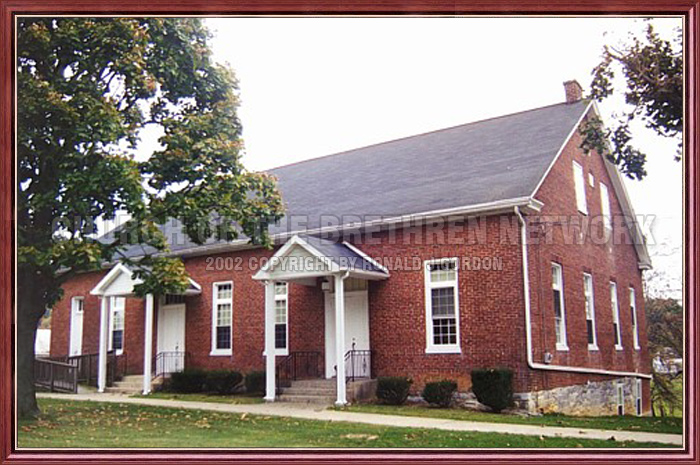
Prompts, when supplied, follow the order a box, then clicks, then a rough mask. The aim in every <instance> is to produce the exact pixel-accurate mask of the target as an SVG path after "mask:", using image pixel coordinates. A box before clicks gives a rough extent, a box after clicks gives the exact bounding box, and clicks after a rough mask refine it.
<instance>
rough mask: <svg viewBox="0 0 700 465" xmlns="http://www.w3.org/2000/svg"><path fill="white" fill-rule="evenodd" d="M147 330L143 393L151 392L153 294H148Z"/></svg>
mask: <svg viewBox="0 0 700 465" xmlns="http://www.w3.org/2000/svg"><path fill="white" fill-rule="evenodd" d="M145 325H146V330H145V332H144V337H143V395H144V396H145V395H147V394H150V393H151V374H152V371H151V363H152V360H153V294H146V322H145Z"/></svg>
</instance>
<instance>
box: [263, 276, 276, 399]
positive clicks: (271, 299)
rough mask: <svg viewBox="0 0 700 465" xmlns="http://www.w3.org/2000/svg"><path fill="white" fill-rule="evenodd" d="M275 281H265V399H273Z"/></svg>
mask: <svg viewBox="0 0 700 465" xmlns="http://www.w3.org/2000/svg"><path fill="white" fill-rule="evenodd" d="M275 372H276V370H275V282H274V281H265V380H266V381H265V400H266V401H267V402H274V401H275Z"/></svg>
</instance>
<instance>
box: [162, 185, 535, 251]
mask: <svg viewBox="0 0 700 465" xmlns="http://www.w3.org/2000/svg"><path fill="white" fill-rule="evenodd" d="M516 206H517V207H520V208H522V209H524V210H527V211H533V212H538V211H540V210H541V209H542V207H543V206H544V203H542V202H540V201H539V200H537V199H535V198H533V197H516V198H513V199H506V200H496V201H494V202H486V203H480V204H476V205H468V206H462V207H454V208H447V209H442V210H431V211H427V212H418V213H411V214H409V215H402V216H397V217H392V218H383V219H378V220H373V221H366V222H358V223H347V224H343V225H334V226H326V227H323V228H315V229H304V230H298V231H291V232H284V233H279V234H274V235H272V236H271V239H272V240H273V241H275V242H282V241H286V240H288V239H289V238H291V237H293V236H296V235H298V234H308V235H314V234H323V233H326V232H328V233H332V232H342V231H344V230H348V229H349V230H356V229H358V228H367V227H372V226H389V225H394V224H399V223H410V222H412V221H416V220H429V219H433V218H439V217H441V216H468V215H475V214H479V213H488V214H498V213H502V212H505V211H509V212H510V211H512V210H513V207H516ZM257 247H259V246H257V245H254V244H251V243H250V241H249V240H248V239H237V240H235V241H231V242H227V243H225V244H212V245H210V246H200V247H192V248H190V249H184V250H178V251H173V252H168V253H165V254H155V255H164V256H178V257H186V256H197V255H208V254H213V253H224V252H227V251H230V250H246V249H255V248H257ZM278 252H279V251H278Z"/></svg>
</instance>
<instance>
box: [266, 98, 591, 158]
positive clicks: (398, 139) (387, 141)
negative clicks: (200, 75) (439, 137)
mask: <svg viewBox="0 0 700 465" xmlns="http://www.w3.org/2000/svg"><path fill="white" fill-rule="evenodd" d="M589 100H590V99H581V100H579V101H578V102H575V103H581V102H588V101H589ZM560 105H572V104H571V103H567V102H559V103H553V104H551V105H545V106H542V107H537V108H530V109H529V110H521V111H516V112H514V113H507V114H505V115H499V116H491V117H489V118H484V119H480V120H476V121H470V122H468V123H462V124H456V125H454V126H448V127H446V128H440V129H434V130H432V131H426V132H421V133H419V134H412V135H410V136H403V137H398V138H396V139H390V140H386V141H382V142H376V143H374V144H368V145H363V146H361V147H355V148H352V149H348V150H342V151H340V152H335V153H329V154H327V155H320V156H318V157H314V158H307V159H306V160H299V161H295V162H292V163H288V164H286V165H279V166H275V167H273V168H268V169H266V170H260V172H270V171H273V170H277V169H280V168H287V167H290V166H296V165H301V164H302V163H309V162H312V161H316V160H321V159H324V158H330V157H335V156H339V155H346V154H348V153H350V152H355V151H358V150H363V149H367V148H370V147H377V146H380V145H385V144H391V143H394V142H399V141H402V140H407V139H413V138H415V137H422V136H427V135H428V134H435V133H438V132H442V131H449V130H451V129H456V128H461V127H464V126H471V125H476V124H479V123H485V122H487V121H493V120H497V119H501V118H508V117H511V116H516V115H521V114H523V113H529V112H533V111H538V110H544V109H546V108H551V107H556V106H560Z"/></svg>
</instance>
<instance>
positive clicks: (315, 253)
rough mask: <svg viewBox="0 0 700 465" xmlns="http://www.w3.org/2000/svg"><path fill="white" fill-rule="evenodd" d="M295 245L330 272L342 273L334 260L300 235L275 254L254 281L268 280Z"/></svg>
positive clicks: (295, 236)
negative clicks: (278, 260)
mask: <svg viewBox="0 0 700 465" xmlns="http://www.w3.org/2000/svg"><path fill="white" fill-rule="evenodd" d="M295 245H298V246H299V247H302V248H303V249H305V250H306V251H307V252H309V253H310V254H311V255H313V256H314V257H316V258H318V259H319V260H321V261H322V262H323V263H324V264H325V265H326V266H327V267H328V269H329V270H330V272H331V273H336V272H338V271H340V267H339V266H338V264H337V263H335V262H334V261H333V260H331V259H330V258H328V257H326V256H325V255H323V254H322V253H321V252H319V251H318V250H317V249H316V248H315V247H313V246H311V245H310V244H309V243H308V242H306V241H305V240H304V239H302V238H301V237H299V236H298V235H294V236H292V238H291V239H289V240H288V241H287V242H286V243H285V244H284V245H283V246H282V247H281V248H280V249H279V250H278V251H277V253H275V254H274V255H273V256H272V257H270V259H269V260H268V261H267V263H265V266H263V267H262V268H261V269H260V270H259V271H258V272H257V273H255V275H254V276H253V279H257V280H263V279H268V278H269V275H270V271H271V269H272V268H273V266H274V265H275V264H276V262H277V260H276V259H280V258H282V257H284V256H285V255H287V254H288V253H289V252H290V251H291V249H292V247H294V246H295Z"/></svg>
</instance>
